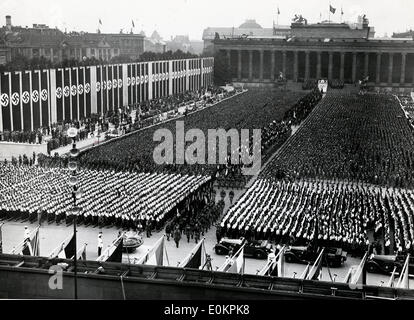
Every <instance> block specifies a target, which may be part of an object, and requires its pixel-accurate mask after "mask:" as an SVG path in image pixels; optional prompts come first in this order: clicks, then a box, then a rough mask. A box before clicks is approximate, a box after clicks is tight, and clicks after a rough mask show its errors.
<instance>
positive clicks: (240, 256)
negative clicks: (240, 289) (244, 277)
mask: <svg viewBox="0 0 414 320" xmlns="http://www.w3.org/2000/svg"><path fill="white" fill-rule="evenodd" d="M218 271H221V272H229V273H240V274H243V273H244V246H243V247H241V249H240V250H239V251H238V252H237V253H236V254H235V255H234V256H233V257H228V258H227V259H226V261H225V262H224V264H223V265H222V266H221V267H220V268H219V269H218Z"/></svg>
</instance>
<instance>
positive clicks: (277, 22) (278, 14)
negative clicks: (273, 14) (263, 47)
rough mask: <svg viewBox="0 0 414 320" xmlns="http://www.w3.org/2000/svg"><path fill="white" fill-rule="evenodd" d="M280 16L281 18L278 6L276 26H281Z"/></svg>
mask: <svg viewBox="0 0 414 320" xmlns="http://www.w3.org/2000/svg"><path fill="white" fill-rule="evenodd" d="M279 16H280V9H279V6H277V18H276V24H277V25H278V26H279Z"/></svg>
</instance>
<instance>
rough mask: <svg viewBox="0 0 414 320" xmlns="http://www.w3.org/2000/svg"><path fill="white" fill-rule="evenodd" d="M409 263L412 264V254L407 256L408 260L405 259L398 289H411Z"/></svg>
mask: <svg viewBox="0 0 414 320" xmlns="http://www.w3.org/2000/svg"><path fill="white" fill-rule="evenodd" d="M409 263H410V254H408V255H407V259H405V263H404V266H403V268H402V270H401V274H400V278H399V279H398V282H397V288H400V289H409V288H410V286H409V277H408V275H409V270H408V269H409Z"/></svg>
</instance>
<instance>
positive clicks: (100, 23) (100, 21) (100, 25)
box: [98, 18, 102, 33]
mask: <svg viewBox="0 0 414 320" xmlns="http://www.w3.org/2000/svg"><path fill="white" fill-rule="evenodd" d="M101 27H102V20H101V18H99V26H98V33H101Z"/></svg>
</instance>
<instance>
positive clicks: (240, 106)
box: [80, 91, 303, 176]
mask: <svg viewBox="0 0 414 320" xmlns="http://www.w3.org/2000/svg"><path fill="white" fill-rule="evenodd" d="M302 96H303V94H301V93H294V92H287V93H286V92H283V93H281V92H276V91H249V92H245V93H243V94H241V95H238V96H235V97H233V98H231V99H229V100H226V101H223V102H220V103H218V104H216V105H214V106H211V107H209V108H208V109H204V110H201V111H199V112H196V113H190V114H188V115H187V116H185V117H184V118H182V119H180V120H181V121H184V126H185V130H186V131H187V130H189V129H194V128H197V129H200V130H202V131H203V132H204V133H205V136H206V137H207V136H208V134H207V132H208V129H217V128H223V129H225V130H229V129H233V128H235V129H238V130H239V129H260V128H262V127H263V126H264V125H267V124H269V123H271V122H272V121H274V120H276V121H280V120H282V119H283V117H284V115H285V112H286V111H287V110H288V109H289V108H291V107H292V106H293V105H294V104H295V103H296V102H297V101H298V100H300V98H301V97H302ZM251 114H254V115H255V116H254V117H252V116H251ZM160 128H162V129H167V130H169V131H170V132H172V133H173V136H174V140H176V139H175V136H176V135H175V133H176V122H175V121H170V122H167V123H163V124H161V125H158V126H154V127H151V128H148V129H147V130H143V131H139V132H137V133H134V134H132V135H129V136H126V137H123V138H121V139H119V140H117V141H116V142H114V143H111V142H109V143H107V144H105V145H102V146H99V147H95V148H93V149H91V150H88V151H87V152H85V153H83V154H82V155H81V157H80V161H81V163H82V164H83V165H87V166H90V167H96V168H115V169H117V170H137V171H149V172H152V171H168V172H186V173H195V174H199V173H200V174H203V175H213V176H216V175H217V171H218V170H219V171H220V173H219V174H225V173H226V172H227V173H231V172H234V170H236V169H237V170H239V168H229V166H226V165H224V164H222V165H220V166H217V165H214V164H211V165H200V164H195V165H191V166H190V165H186V164H183V165H178V164H165V165H161V166H158V165H156V164H155V162H154V160H153V151H154V148H155V147H156V146H157V144H158V143H157V142H154V141H153V136H154V132H155V131H156V130H157V129H160ZM175 143H176V141H174V146H175ZM206 149H208V148H207V147H206ZM174 150H175V149H174ZM207 151H208V150H207ZM207 157H208V152H206V160H207Z"/></svg>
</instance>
